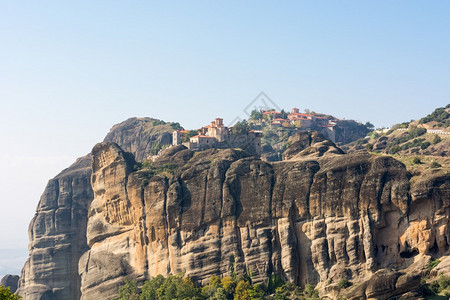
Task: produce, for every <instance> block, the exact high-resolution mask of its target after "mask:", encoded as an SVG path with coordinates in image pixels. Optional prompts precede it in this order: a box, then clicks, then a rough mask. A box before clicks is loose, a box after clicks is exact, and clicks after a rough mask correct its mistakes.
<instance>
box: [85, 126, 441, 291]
mask: <svg viewBox="0 0 450 300" xmlns="http://www.w3.org/2000/svg"><path fill="white" fill-rule="evenodd" d="M302 141H303V142H302ZM304 141H307V142H306V144H307V145H306V146H305V147H298V149H297V151H296V150H295V149H289V150H288V151H287V153H288V154H289V155H286V156H285V157H287V158H288V159H287V160H285V161H282V162H276V163H266V162H263V161H261V160H258V159H255V158H254V157H249V156H248V155H247V154H245V153H244V152H242V151H239V150H232V149H227V150H215V149H211V150H208V151H204V152H199V153H196V154H195V155H194V154H193V153H192V152H191V151H190V150H187V149H185V148H183V147H178V148H175V149H171V150H170V151H169V152H167V153H166V155H165V156H164V155H163V156H161V157H160V160H158V161H156V162H155V163H154V166H153V167H154V168H153V169H148V170H140V171H138V172H132V170H131V168H130V166H131V165H132V164H133V163H134V162H133V160H132V159H130V158H129V157H127V155H126V154H125V152H123V151H122V150H121V149H120V147H119V146H117V145H116V144H114V143H102V144H99V145H97V146H96V147H95V148H94V149H93V152H92V156H93V163H92V170H93V173H92V187H93V190H94V195H95V196H94V200H93V202H92V204H91V207H90V209H89V221H88V226H87V241H88V246H89V248H90V249H89V251H87V252H86V253H84V254H83V256H82V258H81V259H80V262H79V271H80V276H81V278H82V284H81V291H82V299H97V298H98V297H100V295H101V298H102V299H112V298H113V297H114V296H115V295H116V293H117V288H118V284H119V283H120V282H122V281H123V278H124V277H128V278H133V279H136V280H138V281H143V280H146V279H148V278H150V277H152V276H155V275H157V274H163V275H167V274H169V273H177V272H184V273H185V274H186V275H189V276H191V277H192V278H193V279H194V280H197V281H199V282H203V283H204V282H206V281H207V279H208V278H209V276H211V275H230V274H231V272H232V271H233V270H234V271H235V272H237V273H242V272H249V273H251V275H252V278H253V281H254V282H256V283H263V282H264V280H265V279H266V278H267V276H268V275H270V274H271V273H274V272H275V273H278V274H280V275H282V276H283V277H284V278H285V279H287V280H290V281H293V282H296V283H298V284H302V285H304V284H305V283H313V284H316V283H319V288H320V289H321V290H322V291H323V293H327V292H326V291H325V290H324V288H325V287H324V286H323V285H324V284H325V282H326V281H328V280H330V279H331V280H332V281H333V282H338V281H339V279H341V278H348V279H351V280H354V281H355V282H358V281H360V282H363V281H364V280H365V279H367V278H370V277H371V276H375V277H373V278H375V279H377V278H379V279H377V280H378V281H376V282H377V284H378V283H379V282H382V281H383V280H385V281H386V280H388V279H389V280H391V279H392V280H391V281H392V282H393V286H394V287H395V285H396V284H397V285H399V286H401V288H399V289H398V290H399V291H406V290H408V286H407V285H405V284H403V283H402V282H407V281H408V280H409V279H405V278H406V277H404V276H403V275H402V274H400V273H395V274H393V275H391V273H389V272H388V271H386V272H385V271H382V270H379V269H383V268H392V267H394V268H397V269H402V268H406V267H408V266H409V265H411V264H413V263H414V259H415V256H417V255H419V256H420V255H422V254H433V255H435V256H437V257H439V256H443V255H448V253H449V241H450V234H449V212H450V211H449V206H450V203H449V199H450V194H449V193H450V176H448V175H445V176H440V177H433V178H425V179H424V180H423V181H421V182H418V183H416V184H414V185H413V186H412V188H410V181H409V177H408V176H409V175H408V172H407V171H406V169H405V167H404V165H403V164H401V163H400V162H398V161H396V160H394V159H392V158H390V157H382V156H381V157H380V156H371V155H369V154H367V153H366V152H355V153H352V154H342V151H340V150H339V149H338V148H336V147H335V146H334V144H332V143H329V142H328V141H324V140H323V139H320V138H317V139H315V138H314V137H312V136H311V135H310V136H309V137H301V138H299V144H304V143H305V142H304ZM167 162H171V164H173V165H175V166H176V168H175V170H174V171H167V170H166V169H164V168H163V167H164V165H165V164H167ZM377 270H379V272H378V273H376V271H377ZM402 276H403V277H402ZM385 278H388V279H385ZM411 280H412V279H411ZM414 280H416V278H415V277H414ZM414 282H415V281H414ZM374 284H375V283H374ZM374 284H372V285H368V284H365V285H361V291H360V292H361V293H362V294H361V295H365V296H366V297H375V298H377V295H378V294H380V295H381V294H383V295H384V296H383V297H385V296H386V295H387V296H386V297H388V296H389V295H394V294H395V293H394V294H392V292H390V290H388V291H387V290H385V289H382V288H379V287H377V286H376V285H374ZM402 284H403V285H402ZM362 287H364V289H362ZM391 290H392V289H391ZM377 293H378V294H377Z"/></svg>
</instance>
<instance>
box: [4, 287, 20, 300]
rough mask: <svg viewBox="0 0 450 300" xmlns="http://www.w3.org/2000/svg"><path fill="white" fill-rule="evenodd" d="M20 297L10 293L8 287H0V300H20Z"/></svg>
mask: <svg viewBox="0 0 450 300" xmlns="http://www.w3.org/2000/svg"><path fill="white" fill-rule="evenodd" d="M20 299H22V297H20V296H19V295H15V294H13V293H11V291H10V289H9V287H6V286H4V285H0V300H20Z"/></svg>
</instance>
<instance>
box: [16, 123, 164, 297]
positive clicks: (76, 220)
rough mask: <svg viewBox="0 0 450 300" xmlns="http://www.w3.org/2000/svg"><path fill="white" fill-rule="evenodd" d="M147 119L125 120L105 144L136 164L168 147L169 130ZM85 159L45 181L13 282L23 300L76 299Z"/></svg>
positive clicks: (86, 189) (88, 197) (86, 195)
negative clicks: (24, 258)
mask: <svg viewBox="0 0 450 300" xmlns="http://www.w3.org/2000/svg"><path fill="white" fill-rule="evenodd" d="M155 121H157V120H155V119H150V118H131V119H128V120H126V121H124V122H122V123H120V124H117V125H115V126H114V127H113V128H112V129H111V131H110V132H109V134H108V135H107V136H106V138H105V141H113V142H116V143H118V144H120V145H121V146H122V147H124V149H126V150H127V151H130V152H133V154H134V155H135V156H136V157H139V158H141V159H144V158H146V157H147V156H149V155H150V151H151V149H152V148H153V147H154V146H155V145H159V146H161V145H168V144H170V143H171V132H172V128H171V127H170V126H169V125H167V124H159V125H155V126H154V125H153V123H154V122H155ZM90 178H91V156H90V155H87V156H84V157H81V158H79V159H78V160H77V161H76V162H75V163H74V164H73V165H72V166H70V167H69V168H67V169H65V170H63V171H62V172H61V173H60V174H58V175H57V176H56V177H55V178H53V179H51V180H50V181H49V182H48V184H47V187H46V188H45V191H44V193H43V194H42V196H41V199H40V201H39V204H38V206H37V209H36V215H35V216H34V218H33V219H32V221H31V222H30V226H29V238H30V243H29V252H30V257H29V258H28V260H27V262H26V263H25V266H24V268H23V269H22V273H21V276H20V281H19V290H18V293H19V294H20V295H21V296H23V297H24V299H32V300H34V299H79V298H80V295H81V294H80V284H81V279H80V276H79V275H78V261H79V259H80V256H81V254H82V253H84V252H86V251H87V250H88V249H89V248H88V247H87V243H86V224H87V219H88V215H87V211H88V207H89V205H90V203H91V201H92V199H93V192H92V188H91V184H90V180H91V179H90Z"/></svg>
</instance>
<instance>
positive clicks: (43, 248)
mask: <svg viewBox="0 0 450 300" xmlns="http://www.w3.org/2000/svg"><path fill="white" fill-rule="evenodd" d="M90 161H91V157H90V155H88V156H85V157H82V158H80V159H78V160H77V161H76V162H75V163H74V164H73V165H72V166H71V167H69V168H68V169H66V170H64V171H62V172H61V173H60V174H59V175H57V176H56V177H55V178H53V179H52V180H50V181H49V182H48V184H47V187H46V188H45V191H44V193H43V194H42V197H41V200H40V202H39V205H38V207H37V209H36V215H35V216H34V218H33V220H32V221H31V223H30V226H29V232H28V234H29V238H30V244H29V251H30V257H29V258H28V260H27V262H26V263H25V266H24V268H23V269H22V274H21V276H20V282H19V290H18V293H19V294H20V295H22V296H23V297H24V299H76V298H79V297H80V292H79V288H80V278H79V276H77V274H76V272H77V270H78V258H79V257H80V256H81V254H82V253H83V252H85V251H86V249H87V244H86V235H85V232H86V223H87V209H88V206H89V202H90V201H86V200H88V199H92V198H93V194H92V188H91V184H90V180H89V178H90V175H91V168H90Z"/></svg>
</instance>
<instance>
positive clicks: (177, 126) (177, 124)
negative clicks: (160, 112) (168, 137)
mask: <svg viewBox="0 0 450 300" xmlns="http://www.w3.org/2000/svg"><path fill="white" fill-rule="evenodd" d="M170 127H172V129H173V130H181V125H180V123H178V122H176V123H170Z"/></svg>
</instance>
